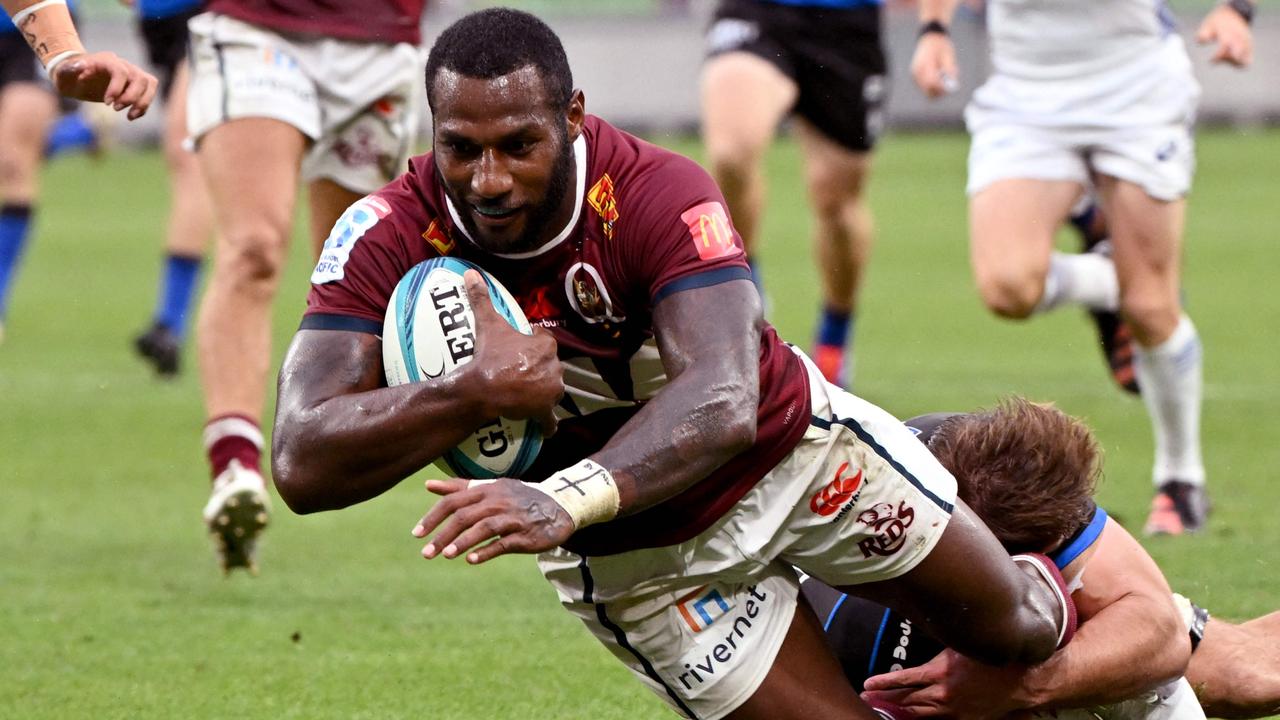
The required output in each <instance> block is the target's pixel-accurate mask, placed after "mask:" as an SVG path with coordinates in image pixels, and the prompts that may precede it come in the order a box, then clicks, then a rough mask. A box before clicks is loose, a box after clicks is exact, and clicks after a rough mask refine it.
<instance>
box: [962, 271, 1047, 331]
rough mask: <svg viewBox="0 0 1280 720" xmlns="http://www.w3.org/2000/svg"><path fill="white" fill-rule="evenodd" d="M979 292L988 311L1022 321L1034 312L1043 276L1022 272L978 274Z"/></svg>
mask: <svg viewBox="0 0 1280 720" xmlns="http://www.w3.org/2000/svg"><path fill="white" fill-rule="evenodd" d="M978 292H979V293H980V294H981V295H982V302H983V303H984V304H985V305H986V306H987V308H988V309H989V310H991V312H993V313H995V314H996V315H999V316H1000V317H1004V318H1010V319H1014V320H1021V319H1023V318H1026V317H1029V316H1030V315H1031V314H1032V313H1033V312H1035V309H1036V305H1037V304H1039V302H1040V297H1041V295H1043V294H1044V279H1043V278H1038V277H1036V276H1034V275H1033V274H1031V273H1021V272H985V273H979V274H978Z"/></svg>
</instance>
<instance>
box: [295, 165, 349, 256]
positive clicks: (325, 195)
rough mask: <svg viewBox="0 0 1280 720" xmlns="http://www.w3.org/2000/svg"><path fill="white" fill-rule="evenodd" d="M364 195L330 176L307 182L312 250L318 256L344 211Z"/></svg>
mask: <svg viewBox="0 0 1280 720" xmlns="http://www.w3.org/2000/svg"><path fill="white" fill-rule="evenodd" d="M361 197H363V194H362V193H358V192H355V191H354V190H348V189H347V188H345V187H343V186H341V185H339V184H338V183H337V182H334V181H333V180H330V179H328V178H321V179H319V180H312V181H311V182H309V183H307V201H308V204H309V205H310V206H311V215H310V224H311V250H312V254H313V255H315V256H316V257H319V256H320V249H321V248H322V247H323V246H324V241H325V239H326V238H328V237H329V232H330V231H331V230H333V226H334V225H336V224H337V222H338V218H340V217H342V213H344V212H346V210H347V208H349V207H351V205H352V204H353V203H355V201H357V200H359V199H360V198H361Z"/></svg>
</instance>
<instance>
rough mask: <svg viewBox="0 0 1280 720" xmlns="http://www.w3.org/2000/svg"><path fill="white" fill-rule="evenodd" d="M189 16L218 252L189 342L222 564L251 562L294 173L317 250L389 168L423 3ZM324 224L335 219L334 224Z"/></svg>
mask: <svg viewBox="0 0 1280 720" xmlns="http://www.w3.org/2000/svg"><path fill="white" fill-rule="evenodd" d="M208 8H209V12H207V13H204V14H202V15H198V16H196V17H194V18H192V20H191V22H190V23H189V27H190V30H191V43H192V47H191V54H192V71H191V88H190V93H189V104H188V110H187V117H188V129H189V131H190V134H191V137H192V139H193V140H194V141H195V143H196V147H197V153H198V156H199V159H200V164H201V167H202V168H203V170H204V176H205V179H206V181H207V183H208V189H209V193H210V198H211V200H212V203H213V212H214V220H215V222H216V227H217V238H218V239H217V242H218V250H217V256H216V259H215V261H214V266H213V272H212V274H211V276H210V279H209V284H208V288H207V290H206V293H205V296H204V299H203V300H202V302H201V307H200V316H199V320H198V326H197V330H198V347H197V351H198V354H199V359H200V371H201V380H202V384H203V389H204V396H205V408H206V411H207V418H208V420H207V424H206V425H205V430H204V444H205V449H206V451H207V453H208V456H209V464H210V467H211V470H212V475H213V479H214V480H213V493H212V495H211V496H210V498H209V502H208V503H207V504H206V506H205V509H204V517H205V522H206V523H207V524H208V526H209V529H210V533H211V534H212V536H213V538H214V540H215V543H216V544H217V549H218V553H219V558H220V560H221V563H222V567H223V570H224V571H229V570H231V569H232V568H236V567H244V568H248V569H250V570H251V571H253V570H255V569H256V565H255V561H254V556H253V554H254V549H255V542H256V538H257V535H258V533H259V532H261V530H262V529H263V527H265V525H266V523H267V520H268V517H267V512H268V498H267V494H266V489H265V486H264V484H263V480H262V474H261V468H260V464H261V460H260V456H261V450H262V445H263V439H262V432H261V430H260V423H261V415H262V405H263V395H264V393H265V392H266V384H267V373H268V368H269V365H270V361H271V357H270V354H271V353H270V349H271V348H270V337H271V336H270V326H271V300H272V298H273V297H274V296H275V292H276V287H277V285H278V283H279V279H280V271H281V268H282V265H283V263H284V259H285V250H286V248H287V247H288V241H289V236H290V233H291V228H292V224H293V212H294V202H295V198H296V196H297V190H298V181H299V174H300V173H299V171H300V169H301V175H302V176H303V177H304V178H305V179H306V180H308V181H309V182H308V198H309V200H310V208H311V232H310V236H311V240H312V243H313V247H314V248H315V250H316V252H317V253H318V252H319V247H320V244H321V242H322V241H323V240H324V238H325V236H326V235H327V234H328V232H329V229H330V228H332V227H334V226H335V224H336V223H337V220H338V218H339V217H340V216H341V214H342V212H343V210H344V209H345V208H347V207H348V206H349V205H351V204H352V203H353V202H354V201H355V200H357V199H359V197H360V196H362V195H363V194H365V193H367V192H370V191H372V190H374V189H376V188H378V187H379V186H381V185H382V184H383V183H385V182H387V181H388V180H390V179H391V178H393V177H395V175H396V174H397V173H398V172H399V171H400V170H401V168H402V166H403V164H404V160H405V159H406V158H407V157H408V155H409V151H410V149H411V145H412V142H413V135H414V133H413V130H414V128H415V127H416V123H417V114H416V112H414V104H415V103H414V98H415V97H416V94H417V92H418V83H419V82H420V80H419V78H420V72H421V62H420V52H419V50H418V48H417V43H418V42H419V38H420V29H419V23H420V22H421V13H422V9H423V1H422V0H409V1H408V2H400V1H399V0H376V1H373V2H366V3H330V2H321V1H320V0H278V1H270V2H269V1H267V0H212V1H211V2H209V3H208ZM335 232H337V231H336V230H335Z"/></svg>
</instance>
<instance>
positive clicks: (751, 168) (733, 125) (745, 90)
mask: <svg viewBox="0 0 1280 720" xmlns="http://www.w3.org/2000/svg"><path fill="white" fill-rule="evenodd" d="M714 33H715V26H713V27H712V36H713V38H712V39H713V41H714ZM798 93H799V90H798V89H797V87H796V84H795V82H794V81H793V80H792V79H791V78H790V77H788V76H787V75H786V74H784V73H783V71H782V70H780V69H779V68H778V66H777V65H774V64H773V63H771V62H769V61H767V60H765V59H763V58H761V57H759V56H758V55H755V54H754V53H749V52H743V51H729V52H724V53H720V54H717V55H713V56H712V57H710V58H709V59H708V60H707V62H706V64H705V65H704V66H703V69H702V141H703V144H704V145H705V147H706V151H707V163H708V165H710V168H711V174H712V176H713V177H714V178H715V180H716V183H717V184H718V185H719V186H720V191H721V192H723V193H724V199H725V202H727V203H728V204H729V216H730V217H731V218H733V226H734V228H736V229H737V231H738V234H739V235H741V236H742V242H743V244H744V245H745V246H746V251H747V263H748V264H750V265H751V272H752V275H753V277H754V279H755V282H756V287H757V288H758V289H760V290H761V291H762V293H763V283H762V282H761V280H760V274H759V268H758V266H757V263H756V256H755V252H756V248H757V243H758V236H759V231H760V217H761V215H762V214H763V212H764V194H765V177H764V167H763V159H764V152H765V150H767V149H768V147H769V144H770V143H771V142H772V141H773V136H774V133H775V132H776V131H777V128H778V123H779V122H781V121H782V119H783V118H784V117H786V115H787V113H789V112H790V111H791V107H792V106H793V105H795V102H796V97H797V95H798Z"/></svg>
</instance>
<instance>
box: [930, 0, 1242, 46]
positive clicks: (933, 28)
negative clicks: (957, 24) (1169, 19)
mask: <svg viewBox="0 0 1280 720" xmlns="http://www.w3.org/2000/svg"><path fill="white" fill-rule="evenodd" d="M1233 2H1244V0H1233ZM929 33H938V34H939V35H950V34H951V33H950V32H948V30H947V26H946V25H944V24H942V21H941V20H930V21H929V22H927V23H922V24H921V25H920V32H918V33H916V37H917V38H922V37H924V36H925V35H928V34H929Z"/></svg>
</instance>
